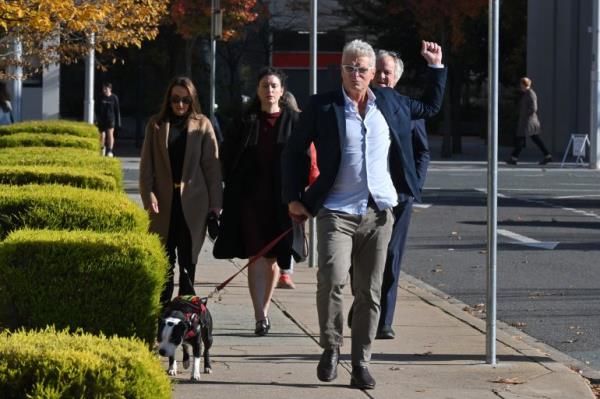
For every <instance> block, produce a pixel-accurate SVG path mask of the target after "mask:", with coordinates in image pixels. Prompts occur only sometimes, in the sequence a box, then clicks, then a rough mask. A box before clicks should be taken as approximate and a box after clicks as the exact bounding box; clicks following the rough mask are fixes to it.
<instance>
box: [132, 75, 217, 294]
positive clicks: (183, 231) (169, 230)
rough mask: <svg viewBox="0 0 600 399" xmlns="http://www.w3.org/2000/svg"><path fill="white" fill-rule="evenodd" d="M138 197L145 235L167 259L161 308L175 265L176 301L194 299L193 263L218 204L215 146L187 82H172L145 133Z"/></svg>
mask: <svg viewBox="0 0 600 399" xmlns="http://www.w3.org/2000/svg"><path fill="white" fill-rule="evenodd" d="M140 194H141V196H142V202H143V204H144V209H146V210H147V211H148V213H149V215H150V231H151V232H153V233H156V234H158V235H159V236H160V238H161V240H162V242H163V244H164V245H165V247H166V250H167V255H168V257H169V264H170V268H169V274H168V279H167V284H166V286H165V287H164V289H163V292H162V294H161V299H160V300H161V303H162V304H166V303H167V302H169V301H170V300H171V296H172V295H173V288H174V282H173V270H174V268H175V260H176V259H177V261H178V264H179V295H195V291H194V275H195V271H196V262H197V260H198V255H199V253H200V249H201V248H202V243H203V242H204V236H205V231H206V218H207V216H208V214H209V212H215V213H216V214H219V213H220V211H221V201H222V184H221V167H220V163H219V157H218V147H217V140H216V138H215V133H214V131H213V128H212V125H211V123H210V121H209V120H208V118H206V117H205V116H204V115H202V114H201V112H200V104H199V102H198V96H197V92H196V88H195V87H194V84H193V83H192V81H191V80H190V79H188V78H185V77H177V78H175V79H173V81H172V82H171V83H170V85H169V87H168V89H167V91H166V93H165V97H164V100H163V103H162V106H161V110H160V112H159V113H158V114H157V115H154V116H153V117H152V118H151V119H150V121H149V122H148V126H147V127H146V135H145V137H144V145H143V147H142V155H141V160H140Z"/></svg>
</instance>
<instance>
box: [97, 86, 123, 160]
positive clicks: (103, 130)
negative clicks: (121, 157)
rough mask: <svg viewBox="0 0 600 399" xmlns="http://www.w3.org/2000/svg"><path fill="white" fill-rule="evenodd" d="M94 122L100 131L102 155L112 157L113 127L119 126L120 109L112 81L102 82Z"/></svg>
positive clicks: (117, 127) (113, 143)
mask: <svg viewBox="0 0 600 399" xmlns="http://www.w3.org/2000/svg"><path fill="white" fill-rule="evenodd" d="M96 122H97V124H98V130H99V131H100V144H101V145H102V155H106V156H108V157H113V156H114V154H113V147H114V145H115V129H119V128H120V127H121V111H120V107H119V97H117V95H116V94H114V93H113V92H112V83H110V82H104V83H103V84H102V96H101V97H100V101H98V111H97V112H96Z"/></svg>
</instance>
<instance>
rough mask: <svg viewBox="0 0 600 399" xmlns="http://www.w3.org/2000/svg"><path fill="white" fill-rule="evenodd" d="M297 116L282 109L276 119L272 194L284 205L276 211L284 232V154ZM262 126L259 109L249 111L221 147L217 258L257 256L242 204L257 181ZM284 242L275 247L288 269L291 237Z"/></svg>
mask: <svg viewBox="0 0 600 399" xmlns="http://www.w3.org/2000/svg"><path fill="white" fill-rule="evenodd" d="M298 115H299V114H298V113H297V112H295V111H293V110H291V109H289V108H287V107H282V113H281V116H280V117H279V118H278V119H277V123H276V125H275V129H276V132H277V154H278V156H277V157H276V158H275V159H276V161H275V162H274V164H273V172H274V175H275V179H274V180H275V183H274V184H273V193H272V194H271V195H273V198H275V199H276V201H277V202H278V203H280V205H281V206H280V209H278V212H277V223H278V224H279V231H281V232H283V231H285V230H287V229H288V228H289V227H291V220H290V217H289V215H288V212H287V205H286V204H284V203H283V202H282V201H281V153H282V152H283V148H284V147H285V144H286V143H287V141H288V138H289V137H290V135H291V133H292V129H293V127H294V125H295V124H296V122H297V120H298ZM259 124H260V110H258V109H256V108H255V109H252V110H250V111H249V112H247V113H246V114H244V115H243V116H242V117H241V118H240V119H238V120H237V121H236V122H235V123H234V124H233V126H232V127H231V128H230V129H229V130H228V132H227V134H226V135H225V138H224V141H223V144H222V147H221V160H222V164H223V181H224V183H225V191H224V193H223V213H222V215H221V226H220V229H219V237H218V238H217V241H216V242H215V245H214V249H213V255H214V256H215V258H217V259H231V258H242V259H244V258H248V257H249V256H252V255H255V254H248V253H246V250H245V246H244V242H243V238H244V237H243V233H242V232H243V229H242V228H241V225H240V220H241V202H242V201H244V197H245V193H246V192H247V190H249V189H251V187H249V186H248V182H252V181H254V176H253V173H255V171H256V167H255V165H254V159H255V152H256V150H257V142H258V134H259V131H260V126H259ZM307 174H308V165H307V166H306V176H305V177H304V178H303V179H304V181H306V180H307V179H308V175H307ZM260 211H261V210H260V209H257V210H256V212H260ZM283 240H284V244H283V245H278V246H277V247H276V248H277V254H276V255H277V259H278V263H279V265H280V266H281V267H283V268H286V267H289V262H290V255H291V254H292V250H291V247H292V235H291V234H288V235H287V236H286V237H285V238H284V239H283ZM265 244H267V243H265Z"/></svg>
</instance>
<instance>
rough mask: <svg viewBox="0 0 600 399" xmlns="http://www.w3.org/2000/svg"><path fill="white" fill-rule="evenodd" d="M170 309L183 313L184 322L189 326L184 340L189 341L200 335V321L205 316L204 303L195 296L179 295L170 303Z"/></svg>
mask: <svg viewBox="0 0 600 399" xmlns="http://www.w3.org/2000/svg"><path fill="white" fill-rule="evenodd" d="M171 309H173V310H178V311H180V312H181V313H183V315H184V317H185V322H186V323H189V325H190V329H189V331H188V332H187V334H186V336H185V339H191V338H194V337H195V336H196V335H198V334H200V328H201V327H202V320H203V319H204V318H205V317H202V316H205V315H206V302H205V301H203V300H202V298H200V297H198V296H195V295H180V296H178V297H175V298H174V299H173V300H172V301H171Z"/></svg>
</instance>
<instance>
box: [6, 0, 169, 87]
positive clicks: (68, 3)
mask: <svg viewBox="0 0 600 399" xmlns="http://www.w3.org/2000/svg"><path fill="white" fill-rule="evenodd" d="M166 13H167V5H166V2H165V1H163V0H11V1H7V0H0V78H5V77H8V75H7V71H8V67H10V66H15V65H17V64H20V65H21V66H23V67H24V71H25V73H26V74H27V73H31V72H35V70H36V69H39V68H41V67H45V66H47V65H50V64H53V63H59V62H60V63H63V64H69V63H72V62H76V61H77V60H78V59H80V58H81V57H82V56H84V55H85V54H87V52H88V50H89V47H90V44H89V40H88V38H89V35H90V34H94V38H95V44H94V49H95V50H96V51H97V52H100V53H101V52H103V51H106V50H110V49H115V48H117V47H127V46H137V47H140V46H141V44H142V42H143V41H144V40H146V39H154V38H155V37H156V35H157V34H158V25H159V23H160V22H161V19H162V18H164V16H165V15H166ZM15 39H18V40H20V42H21V44H22V47H23V57H22V60H21V61H19V60H17V59H16V57H15V54H14V52H13V51H12V43H13V41H14V40H15Z"/></svg>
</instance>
